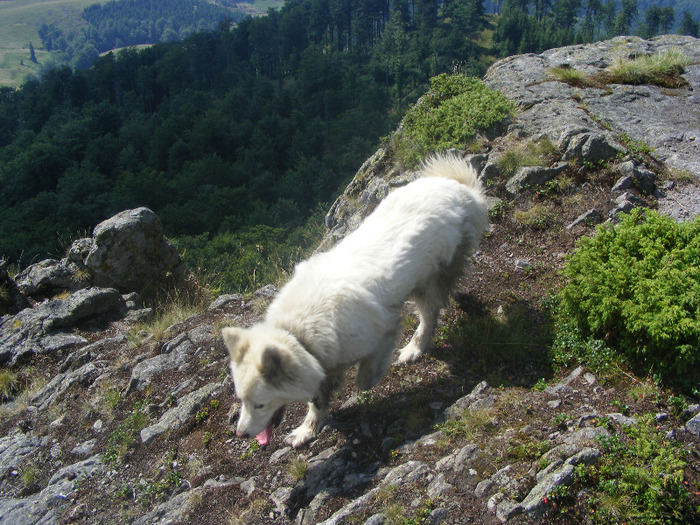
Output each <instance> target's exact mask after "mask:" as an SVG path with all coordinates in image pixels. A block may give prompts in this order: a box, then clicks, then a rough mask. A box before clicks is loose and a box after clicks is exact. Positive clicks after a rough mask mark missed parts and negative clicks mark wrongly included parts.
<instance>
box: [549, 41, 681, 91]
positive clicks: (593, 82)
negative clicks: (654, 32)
mask: <svg viewBox="0 0 700 525" xmlns="http://www.w3.org/2000/svg"><path fill="white" fill-rule="evenodd" d="M690 64H692V60H691V59H690V58H688V57H687V56H685V55H684V54H683V53H681V52H680V51H679V50H678V49H670V50H668V51H665V52H663V53H656V54H654V55H643V56H639V57H635V58H632V59H629V58H621V57H618V58H617V59H616V60H615V61H614V62H613V64H612V65H610V66H609V67H608V68H607V69H606V70H605V71H602V72H599V73H594V74H592V75H586V74H585V73H584V72H582V71H579V70H576V69H574V68H572V67H571V66H568V65H563V66H559V67H555V68H552V69H550V70H549V74H550V76H551V77H552V78H554V79H555V80H559V81H561V82H566V83H567V84H569V85H570V86H573V87H579V88H587V87H594V88H603V87H605V85H606V84H629V85H641V84H651V85H654V86H659V87H664V88H679V87H682V86H685V85H686V84H687V82H686V81H685V79H684V78H683V77H682V76H681V75H682V74H683V73H684V72H685V67H686V66H689V65H690Z"/></svg>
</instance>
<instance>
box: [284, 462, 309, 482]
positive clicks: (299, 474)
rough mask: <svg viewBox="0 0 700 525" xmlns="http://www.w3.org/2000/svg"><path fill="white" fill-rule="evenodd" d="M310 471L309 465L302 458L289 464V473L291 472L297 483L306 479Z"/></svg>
mask: <svg viewBox="0 0 700 525" xmlns="http://www.w3.org/2000/svg"><path fill="white" fill-rule="evenodd" d="M308 471H309V464H308V463H307V462H306V461H304V460H303V459H301V458H295V459H293V460H292V461H291V462H290V464H289V468H288V469H287V472H289V475H290V476H291V477H292V479H293V480H295V481H299V480H301V479H304V477H305V476H306V473H307V472H308Z"/></svg>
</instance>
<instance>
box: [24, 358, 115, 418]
mask: <svg viewBox="0 0 700 525" xmlns="http://www.w3.org/2000/svg"><path fill="white" fill-rule="evenodd" d="M100 374H101V371H100V369H99V368H98V367H97V366H95V365H94V364H93V363H87V364H85V365H83V366H81V367H80V368H78V369H77V370H74V371H71V372H65V373H63V374H58V375H56V376H54V377H53V379H51V381H49V383H48V384H47V385H46V386H45V387H44V388H42V389H41V390H39V391H38V392H37V393H36V394H34V395H33V396H32V397H31V398H30V399H29V402H30V403H31V404H33V405H35V406H37V407H38V408H39V410H40V411H43V410H46V409H47V408H48V407H50V406H51V405H53V404H54V403H55V402H56V401H58V399H59V398H60V397H61V396H62V395H63V394H65V393H66V391H67V390H68V389H69V388H70V387H72V386H73V385H74V384H79V385H81V386H83V387H88V386H90V385H91V384H92V383H93V382H94V381H95V379H97V377H98V376H99V375H100Z"/></svg>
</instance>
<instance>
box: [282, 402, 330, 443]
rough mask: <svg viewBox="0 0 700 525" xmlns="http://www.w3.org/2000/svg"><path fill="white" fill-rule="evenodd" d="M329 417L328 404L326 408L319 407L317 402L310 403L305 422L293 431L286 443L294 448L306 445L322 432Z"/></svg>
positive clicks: (325, 405)
mask: <svg viewBox="0 0 700 525" xmlns="http://www.w3.org/2000/svg"><path fill="white" fill-rule="evenodd" d="M327 415H328V403H325V404H324V406H317V405H316V402H314V401H310V402H309V411H308V412H307V413H306V417H305V418H304V422H303V423H302V424H301V425H299V426H298V427H297V428H295V429H294V430H292V432H290V434H289V435H288V436H287V438H286V440H285V441H286V442H287V443H289V444H290V445H292V446H293V447H294V448H298V447H301V446H303V445H305V444H306V443H308V442H309V441H311V440H312V439H313V438H314V437H316V436H317V435H318V433H319V432H321V429H322V428H323V424H324V423H325V422H326V416H327Z"/></svg>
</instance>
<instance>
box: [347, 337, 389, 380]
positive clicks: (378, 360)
mask: <svg viewBox="0 0 700 525" xmlns="http://www.w3.org/2000/svg"><path fill="white" fill-rule="evenodd" d="M397 338H398V335H397V334H396V333H394V332H390V333H387V334H386V335H385V336H384V337H383V338H382V339H381V341H380V342H379V344H378V345H377V347H376V348H375V350H374V351H373V352H372V353H371V354H370V355H369V356H368V357H366V358H364V359H363V360H362V361H360V362H359V363H358V365H357V373H356V374H355V386H356V387H357V388H358V389H359V390H369V389H370V388H372V387H373V386H374V385H376V384H377V383H379V381H381V380H382V378H383V377H384V376H385V375H386V371H387V370H388V369H389V367H390V366H391V361H392V359H393V351H394V345H395V344H396V340H397Z"/></svg>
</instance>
